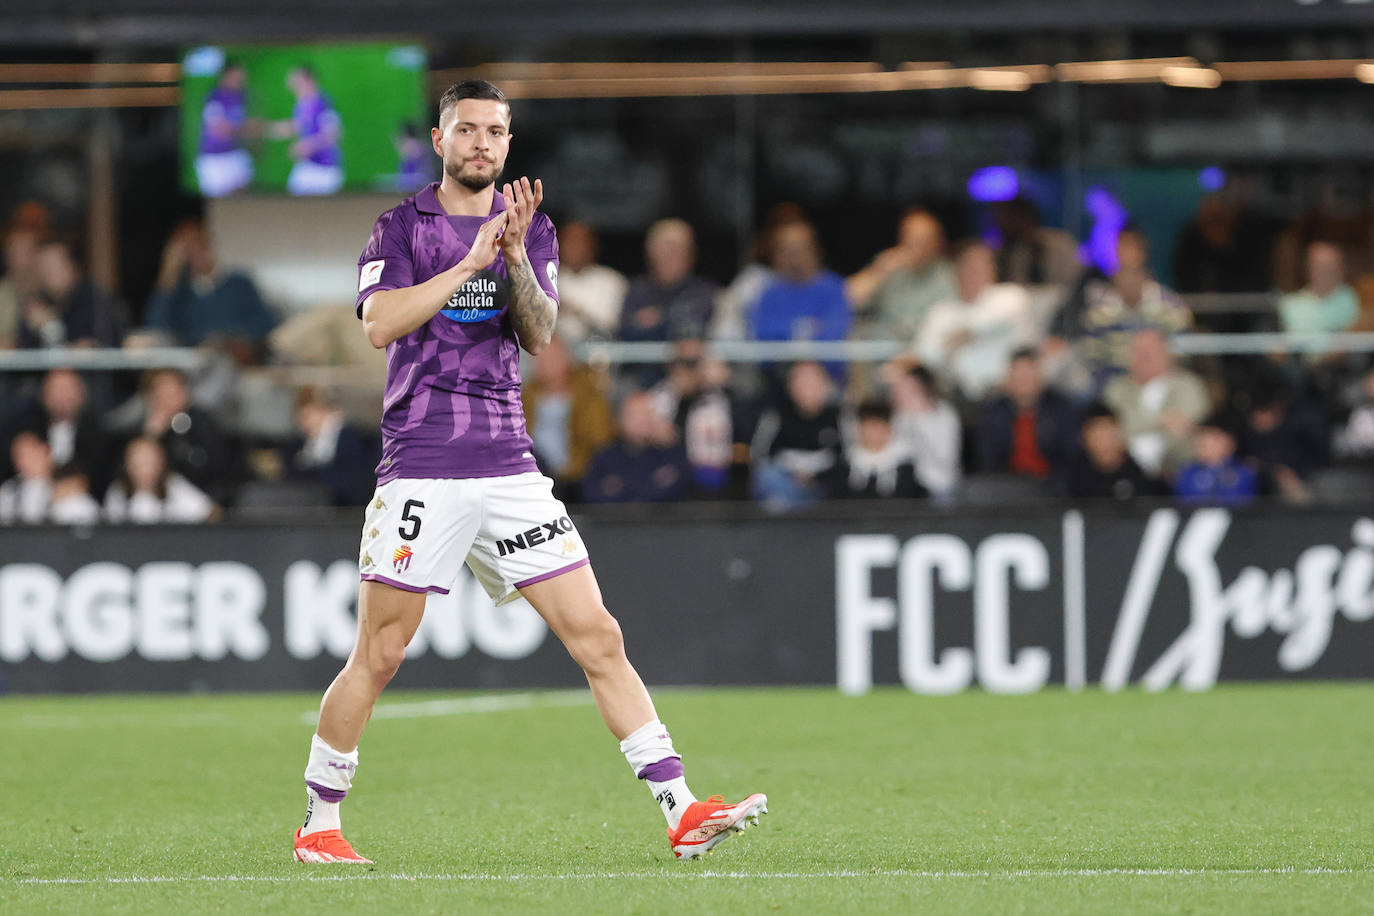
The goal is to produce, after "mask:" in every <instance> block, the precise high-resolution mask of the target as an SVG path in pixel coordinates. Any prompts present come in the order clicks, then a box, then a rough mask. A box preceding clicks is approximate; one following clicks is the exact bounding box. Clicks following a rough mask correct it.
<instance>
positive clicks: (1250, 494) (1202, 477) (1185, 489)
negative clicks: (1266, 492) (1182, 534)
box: [1174, 413, 1259, 506]
mask: <svg viewBox="0 0 1374 916" xmlns="http://www.w3.org/2000/svg"><path fill="white" fill-rule="evenodd" d="M1258 492H1259V478H1258V477H1256V476H1255V472H1254V471H1253V470H1251V469H1250V468H1249V467H1247V466H1246V465H1244V464H1243V463H1241V462H1240V461H1239V460H1238V459H1237V458H1236V423H1235V421H1234V420H1233V419H1231V418H1230V417H1229V416H1227V415H1226V414H1221V413H1217V414H1213V415H1211V416H1210V417H1207V418H1206V419H1205V420H1203V421H1202V422H1201V423H1199V424H1198V425H1197V427H1196V428H1195V429H1194V430H1193V460H1192V461H1190V462H1188V463H1187V464H1185V465H1184V466H1183V467H1182V468H1180V469H1179V472H1178V478H1177V480H1176V481H1175V482H1174V493H1175V494H1176V495H1177V496H1178V498H1179V500H1180V501H1182V502H1184V503H1188V504H1192V505H1213V506H1243V505H1245V504H1247V503H1249V502H1250V501H1252V500H1253V499H1254V498H1255V495H1256V494H1257V493H1258Z"/></svg>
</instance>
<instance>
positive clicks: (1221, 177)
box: [1197, 165, 1226, 191]
mask: <svg viewBox="0 0 1374 916" xmlns="http://www.w3.org/2000/svg"><path fill="white" fill-rule="evenodd" d="M1197 183H1198V187H1200V188H1202V190H1204V191H1220V190H1221V189H1222V188H1224V187H1226V170H1225V169H1223V168H1221V167H1220V166H1215V165H1209V166H1207V167H1206V168H1205V169H1202V170H1201V171H1199V172H1198V173H1197Z"/></svg>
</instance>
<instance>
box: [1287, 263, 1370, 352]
mask: <svg viewBox="0 0 1374 916" xmlns="http://www.w3.org/2000/svg"><path fill="white" fill-rule="evenodd" d="M1359 317H1360V303H1359V299H1358V298H1356V296H1355V290H1354V289H1352V288H1351V287H1350V284H1349V283H1347V282H1346V278H1345V255H1344V254H1343V253H1342V252H1341V249H1340V247H1339V246H1337V245H1334V244H1332V243H1331V242H1313V243H1312V244H1310V245H1308V246H1307V285H1306V286H1304V287H1303V288H1302V289H1300V290H1298V291H1297V292H1296V293H1288V294H1287V295H1286V296H1284V297H1283V299H1282V300H1280V302H1279V318H1280V320H1281V321H1282V324H1283V329H1284V330H1285V331H1288V332H1289V333H1295V334H1313V333H1329V332H1335V331H1344V330H1346V329H1347V328H1349V327H1350V326H1351V325H1352V324H1354V323H1355V321H1356V319H1358V318H1359Z"/></svg>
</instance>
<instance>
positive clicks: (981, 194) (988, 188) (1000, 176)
mask: <svg viewBox="0 0 1374 916" xmlns="http://www.w3.org/2000/svg"><path fill="white" fill-rule="evenodd" d="M1020 190H1021V183H1020V182H1019V181H1018V180H1017V178H1016V170H1015V169H1013V168H1011V167H1010V166H1006V165H990V166H988V167H987V168H982V169H979V170H978V171H976V172H974V173H973V174H972V175H970V176H969V179H968V196H969V197H972V198H973V199H974V200H978V201H982V202H984V203H990V202H992V201H998V200H1014V199H1015V198H1016V195H1017V194H1018V193H1019V192H1020Z"/></svg>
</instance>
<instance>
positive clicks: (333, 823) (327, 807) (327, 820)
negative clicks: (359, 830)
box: [301, 786, 343, 836]
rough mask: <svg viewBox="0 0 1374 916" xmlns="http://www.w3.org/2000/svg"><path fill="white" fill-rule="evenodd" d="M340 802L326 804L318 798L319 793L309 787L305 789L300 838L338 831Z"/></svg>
mask: <svg viewBox="0 0 1374 916" xmlns="http://www.w3.org/2000/svg"><path fill="white" fill-rule="evenodd" d="M342 804H343V803H342V802H327V801H325V800H324V799H322V798H320V793H318V792H316V791H315V790H314V789H312V788H310V787H309V786H307V787H306V789H305V826H303V827H301V836H309V835H310V834H312V833H319V832H320V831H321V830H338V829H339V828H340V824H339V807H340V805H342Z"/></svg>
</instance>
